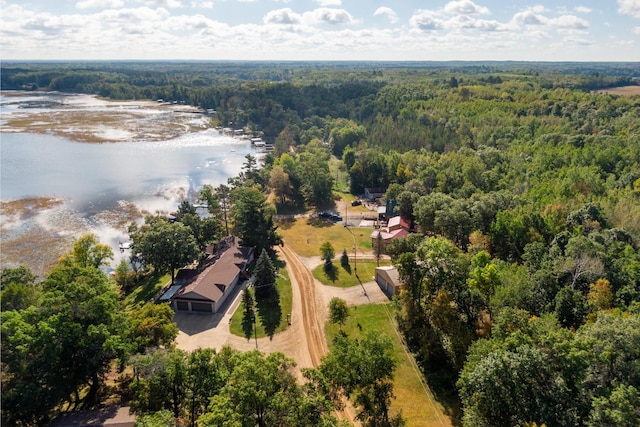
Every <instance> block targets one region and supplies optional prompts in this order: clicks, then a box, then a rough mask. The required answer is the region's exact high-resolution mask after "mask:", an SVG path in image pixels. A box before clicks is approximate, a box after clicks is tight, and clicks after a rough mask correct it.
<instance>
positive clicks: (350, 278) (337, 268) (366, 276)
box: [311, 253, 390, 288]
mask: <svg viewBox="0 0 640 427" xmlns="http://www.w3.org/2000/svg"><path fill="white" fill-rule="evenodd" d="M351 255H352V256H351V257H349V267H350V268H348V269H346V270H345V269H344V267H342V265H340V258H337V259H336V260H334V261H333V272H332V273H330V274H327V273H326V272H325V271H324V265H319V266H317V267H316V268H314V269H313V271H312V272H311V273H312V274H313V277H315V278H316V279H318V280H319V281H320V282H321V283H322V284H323V285H328V286H337V287H339V288H349V287H351V286H356V285H359V284H360V281H362V282H369V281H371V280H373V277H375V270H376V267H377V266H378V263H377V262H376V261H375V260H368V259H366V260H357V270H358V277H360V281H358V278H357V277H356V275H355V272H354V271H353V268H354V262H353V253H352V254H351ZM389 264H390V262H389V260H380V265H389Z"/></svg>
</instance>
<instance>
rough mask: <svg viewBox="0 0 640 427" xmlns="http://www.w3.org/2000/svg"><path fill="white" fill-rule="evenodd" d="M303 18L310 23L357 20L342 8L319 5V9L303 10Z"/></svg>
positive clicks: (352, 22)
mask: <svg viewBox="0 0 640 427" xmlns="http://www.w3.org/2000/svg"><path fill="white" fill-rule="evenodd" d="M303 19H304V20H305V21H307V22H309V23H311V24H321V23H324V24H331V25H339V24H354V23H356V22H357V21H356V20H355V19H354V18H353V16H351V14H350V13H349V12H347V11H346V10H344V9H332V8H328V7H321V8H319V9H315V10H312V11H311V12H305V13H304V15H303Z"/></svg>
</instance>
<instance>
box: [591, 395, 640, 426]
mask: <svg viewBox="0 0 640 427" xmlns="http://www.w3.org/2000/svg"><path fill="white" fill-rule="evenodd" d="M587 425H588V426H589V427H596V426H619V427H633V426H637V425H640V392H639V391H638V389H637V388H635V387H633V386H631V385H624V384H621V385H619V386H617V387H616V388H615V389H613V390H612V392H611V395H609V396H602V397H599V398H596V399H595V400H594V401H593V406H592V410H591V414H590V416H589V422H588V424H587Z"/></svg>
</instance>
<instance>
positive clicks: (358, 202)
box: [351, 200, 362, 206]
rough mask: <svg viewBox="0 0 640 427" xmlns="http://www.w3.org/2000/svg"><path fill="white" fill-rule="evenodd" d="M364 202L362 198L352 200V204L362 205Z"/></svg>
mask: <svg viewBox="0 0 640 427" xmlns="http://www.w3.org/2000/svg"><path fill="white" fill-rule="evenodd" d="M361 204H362V200H354V201H352V202H351V206H360V205H361Z"/></svg>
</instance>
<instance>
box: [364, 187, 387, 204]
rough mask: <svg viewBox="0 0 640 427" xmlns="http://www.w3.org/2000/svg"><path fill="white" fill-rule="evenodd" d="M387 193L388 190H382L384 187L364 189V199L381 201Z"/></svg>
mask: <svg viewBox="0 0 640 427" xmlns="http://www.w3.org/2000/svg"><path fill="white" fill-rule="evenodd" d="M386 192H387V189H386V188H382V187H373V188H369V187H367V188H365V189H364V198H365V199H367V200H371V201H373V200H375V199H379V198H381V197H382V196H384V193H386Z"/></svg>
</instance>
